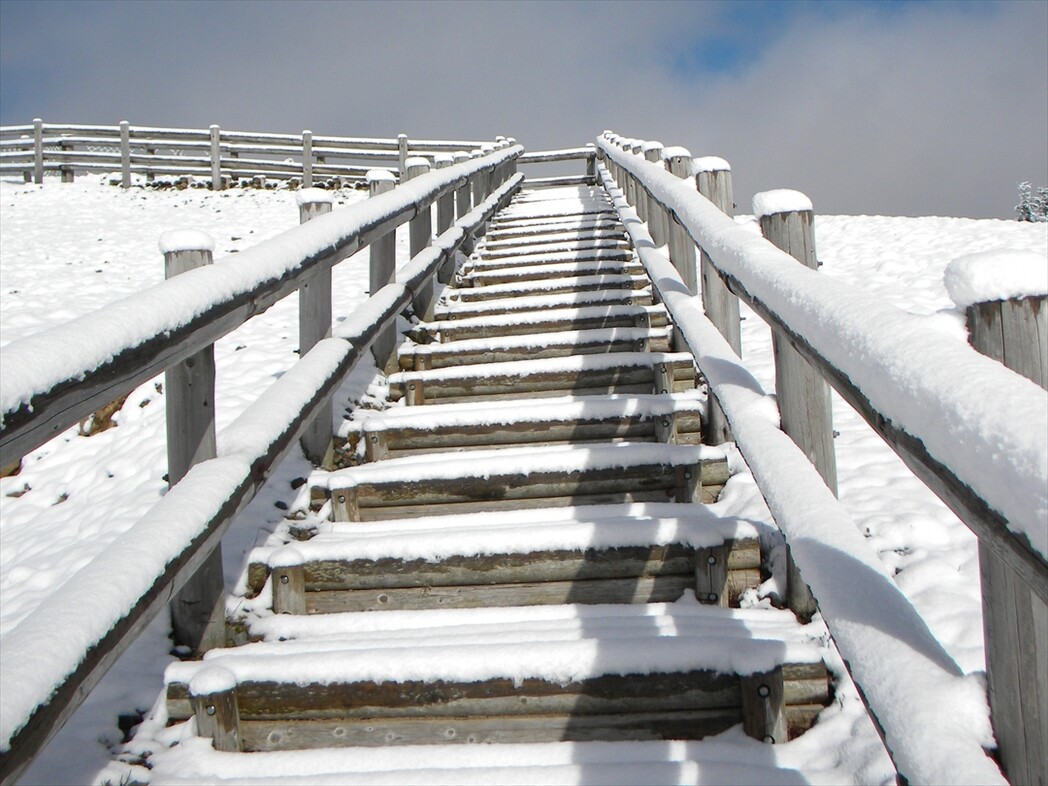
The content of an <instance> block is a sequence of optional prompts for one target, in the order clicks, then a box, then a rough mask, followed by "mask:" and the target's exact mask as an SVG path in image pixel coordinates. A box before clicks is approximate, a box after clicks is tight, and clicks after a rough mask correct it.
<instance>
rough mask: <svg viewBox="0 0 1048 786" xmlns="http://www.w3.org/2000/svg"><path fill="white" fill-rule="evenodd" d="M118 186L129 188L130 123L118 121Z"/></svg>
mask: <svg viewBox="0 0 1048 786" xmlns="http://www.w3.org/2000/svg"><path fill="white" fill-rule="evenodd" d="M120 186H121V188H131V124H130V123H128V122H127V121H126V120H121V121H120Z"/></svg>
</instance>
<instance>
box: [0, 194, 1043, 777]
mask: <svg viewBox="0 0 1048 786" xmlns="http://www.w3.org/2000/svg"><path fill="white" fill-rule="evenodd" d="M107 179H108V178H101V177H85V178H81V179H80V180H78V181H77V182H76V183H73V184H60V183H58V182H55V181H51V180H49V181H48V182H47V183H46V185H44V186H35V185H27V184H23V183H21V182H16V181H14V180H5V181H3V182H0V249H2V253H0V344H6V343H9V342H11V341H13V340H16V339H18V338H21V337H24V336H28V335H31V334H33V333H36V332H38V331H40V330H42V329H45V328H47V327H50V326H53V325H57V324H61V323H63V322H65V321H67V320H69V319H70V318H72V317H74V316H77V315H80V314H83V313H86V312H88V311H91V310H93V309H96V308H99V307H101V306H103V305H104V304H105V303H107V302H110V301H112V300H115V299H117V298H119V297H122V296H125V295H127V294H131V293H133V292H135V291H137V290H140V289H142V288H143V287H145V286H148V285H150V284H153V283H155V282H157V281H159V280H161V278H162V277H163V262H162V258H161V255H160V253H159V251H158V250H157V238H158V237H159V235H160V234H161V233H162V232H164V231H167V230H171V229H183V228H191V229H199V230H204V231H206V232H209V233H210V234H211V235H212V236H213V237H214V239H215V244H216V245H215V256H216V258H220V257H222V256H224V255H225V254H227V253H230V252H236V251H239V250H242V249H244V248H247V247H249V246H251V245H254V244H255V243H257V242H258V241H260V240H262V239H265V238H267V237H271V236H273V235H275V234H278V233H280V232H281V231H283V230H285V229H287V228H290V227H292V226H294V225H295V224H297V223H298V210H297V207H296V205H295V198H294V194H293V193H292V192H289V191H286V190H277V191H257V190H251V189H245V190H241V189H236V190H231V191H226V192H219V193H212V192H210V191H207V190H204V189H187V190H184V191H177V190H173V189H170V190H154V189H145V188H133V189H130V190H126V191H125V190H122V189H119V188H114V187H110V186H108V185H105V181H106V180H107ZM362 198H363V193H362V192H356V191H343V192H340V193H339V194H338V195H337V197H336V200H335V203H336V204H335V209H336V210H337V209H339V207H340V206H341V205H344V204H349V203H351V202H354V201H357V200H359V199H362ZM816 207H817V206H816ZM738 221H739V222H740V223H743V224H746V225H749V226H751V227H752V228H753V231H759V230H757V228H756V224H755V222H754V221H753V219H752V218H751V217H747V216H742V217H739V219H738ZM816 233H817V244H818V256H819V258H820V260H821V261H822V262H823V263H824V266H823V267H822V268H821V270H822V272H823V273H824V274H825V275H829V276H834V277H838V278H841V279H843V280H845V281H847V282H849V283H851V284H853V285H855V286H858V287H861V288H863V289H864V290H866V291H867V292H869V293H871V294H874V295H876V296H878V297H879V298H882V299H883V300H885V301H887V302H889V303H892V304H894V305H896V306H898V307H900V308H902V309H905V310H907V311H909V312H911V313H914V314H917V315H919V316H921V317H923V318H926V319H927V322H928V326H929V329H933V330H938V331H942V332H944V333H946V334H948V335H950V336H953V337H955V338H956V339H957V340H958V341H964V340H965V332H964V326H963V319H962V317H961V314H960V312H959V311H958V310H957V309H956V308H955V307H954V305H953V303H952V302H951V300H950V298H949V296H948V295H947V292H946V289H945V287H944V285H943V270H944V268H945V267H946V265H947V264H948V263H949V262H950V261H951V260H953V259H954V258H957V257H960V256H963V255H966V254H970V253H972V252H978V251H992V250H995V249H999V248H1002V247H1007V248H1012V249H1017V250H1026V251H1032V252H1035V253H1038V254H1041V255H1044V254H1046V253H1048V225H1045V224H1024V223H1019V222H1013V221H999V220H978V221H977V220H970V219H952V218H885V217H866V216H860V217H850V216H820V217H818V218H817V220H816ZM404 245H405V243H400V244H398V247H399V251H400V254H399V256H400V258H401V259H403V257H404V251H405V249H404ZM334 290H335V293H336V294H335V304H334V314H335V315H336V316H335V318H336V320H337V319H339V317H342V316H345V315H346V314H348V313H350V312H351V311H352V309H353V308H354V306H355V305H356V304H358V303H359V302H361V300H363V298H365V297H366V291H367V252H366V251H365V252H363V253H362V254H359V255H357V256H356V257H354V258H352V259H350V260H347V261H346V262H344V263H343V264H342V265H341V266H340V267H339V268H337V269H336V273H335V285H334ZM744 316H745V321H744V323H743V344H744V351H743V355H744V359H745V360H746V362H747V365H748V366H749V367H750V369H751V371H753V372H754V374H755V375H756V376H757V378H758V379H759V380H760V381H761V382H762V384H764V385H765V387H766V388H768V389H771V388H772V387H773V380H772V376H773V375H772V368H773V366H772V360H771V346H770V337H769V331H768V329H767V327H766V326H765V325H764V324H763V323H762V322H761V321H760V320H759V319H758V318H757V317H756V316H754V315H753V314H752V313H749V312H747V311H746V310H745V309H744ZM297 330H298V329H297V299H296V298H294V297H292V298H288V299H287V300H286V301H284V302H282V303H281V304H279V305H277V306H275V307H274V308H272V309H271V310H270V311H269V312H267V313H266V314H264V315H263V316H261V317H259V318H256V319H255V320H253V321H252V322H250V323H248V324H247V325H245V326H243V327H242V328H240V329H239V330H237V331H235V332H234V333H232V334H231V335H229V336H227V337H226V338H224V339H223V340H221V341H220V342H219V343H218V344H217V345H216V360H217V366H218V391H219V392H218V396H217V420H218V423H217V425H218V429H219V431H220V432H221V429H222V427H223V426H224V425H226V424H228V423H229V422H231V421H232V419H233V418H234V417H235V416H236V415H237V414H238V413H239V412H240V411H242V410H243V408H244V407H245V406H246V405H247V404H249V403H250V402H251V401H253V400H254V399H255V398H256V397H257V396H258V394H259V393H260V392H261V391H262V390H263V389H264V388H265V387H266V386H267V385H268V384H269V383H270V382H271V381H272V380H274V379H275V378H276V377H278V376H280V374H281V373H283V372H284V371H285V370H286V369H287V368H289V367H290V365H291V364H292V363H293V362H294V361H295V360H296V359H297V357H298V356H297V354H296V351H295V350H296V347H297ZM0 373H2V370H0ZM374 373H375V371H374V368H373V367H372V366H370V364H368V363H363V364H361V365H360V367H358V369H357V371H356V372H354V374H353V375H352V378H351V379H350V380H349V382H348V383H347V385H346V386H345V387H344V389H343V391H342V392H341V394H340V396H341V401H342V402H348V401H349V400H351V399H353V398H358V397H359V396H361V395H363V394H364V391H365V390H366V388H367V385H368V383H369V381H370V380H371V377H372V376H373V374H374ZM161 381H162V380H161V379H158V380H156V381H153V382H150V383H147V384H145V385H142V386H141V387H139V388H138V389H137V390H135V391H134V392H133V393H132V394H131V395H130V396H129V398H128V401H127V402H126V403H125V405H124V407H123V409H122V410H121V411H120V413H119V414H118V415H117V416H116V421H117V423H118V426H117V428H114V429H110V430H108V431H104V432H101V433H99V434H96V435H94V436H91V437H86V436H81V435H79V433H78V430H77V429H76V428H73V429H70V430H69V431H68V432H66V433H65V434H63V435H61V436H59V437H58V438H56V439H55V440H53V441H52V442H51V443H49V444H48V445H45V446H44V447H42V448H41V449H39V450H37V451H34V452H33V453H32V454H31V455H30V456H28V457H27V458H26V460H25V462H24V466H23V469H22V471H21V472H20V473H19V474H18V475H16V476H12V477H8V478H3V479H0V494H2V496H0V504H2V525H0V645H2V637H3V635H4V634H5V633H6V632H7V631H9V630H11V629H12V628H13V627H14V626H16V625H17V624H18V622H19V621H21V620H23V619H25V618H26V617H27V616H28V615H29V614H31V613H32V611H33V609H34V608H35V607H36V606H37V605H38V604H39V603H40V602H41V601H42V600H43V599H44V598H46V597H48V596H51V595H53V594H55V593H59V592H61V591H62V585H63V583H64V582H65V581H66V580H67V579H68V578H69V577H70V576H72V575H73V574H74V573H75V572H76V571H77V570H78V569H79V568H81V567H83V566H84V565H85V564H87V563H88V562H89V561H90V560H91V558H92V557H93V556H95V555H97V554H99V553H100V552H101V551H103V550H104V549H106V548H107V547H108V546H109V545H110V544H112V543H114V542H115V541H117V540H118V539H119V538H120V535H121V533H122V532H124V531H126V530H127V528H128V527H130V526H131V525H132V524H133V523H134V522H135V521H136V520H138V518H140V517H141V516H142V515H143V514H144V513H145V512H146V511H147V510H148V509H149V508H150V507H152V505H154V504H155V503H156V501H157V499H158V498H159V497H160V496H161V495H162V493H163V491H164V490H165V488H166V483H165V482H164V480H163V476H164V473H165V472H166V466H165V464H166V459H165V452H164V406H163V395H162V391H161V390H159V389H158V387H157V383H159V382H161ZM834 418H835V428H836V429H837V430H838V431H839V432H840V436H839V437H838V439H837V443H836V446H837V457H838V474H839V487H840V497H841V499H842V501H843V502H844V503H845V505H846V506H847V507H848V509H849V511H850V512H851V514H852V517H853V519H854V520H855V521H856V523H857V524H858V525H859V526H860V527H862V528H863V530H864V531H865V532H866V533H867V534H868V536H869V537H870V538H871V539H872V542H873V543H874V545H875V546H876V548H877V550H878V552H879V553H880V554H881V556H882V558H883V559H884V561H885V562H886V564H887V565H888V566H889V567H890V568H892V569H894V570H896V571H897V579H898V581H899V583H900V586H901V587H902V589H903V591H904V592H905V593H906V594H907V595H908V596H909V597H910V598H911V599H912V601H913V602H914V604H915V606H916V607H917V609H918V610H919V611H920V613H921V614H922V615H923V616H924V617H925V619H926V620H927V621H928V624H929V626H930V628H931V629H932V631H933V632H934V633H935V635H936V636H937V637H938V638H939V639H940V641H941V642H942V643H943V645H944V646H945V647H946V649H947V650H948V651H949V652H950V653H951V654H952V655H953V656H954V657H955V658H956V660H957V661H958V663H959V664H960V665H961V667H962V669H963V670H964V671H966V672H976V671H979V670H981V669H982V668H983V661H982V627H981V611H980V600H979V581H978V562H977V558H976V550H975V541H974V538H973V536H971V535H970V533H968V531H967V530H966V529H965V528H964V527H963V526H962V525H961V524H960V523H959V522H958V521H957V519H956V517H954V516H953V514H952V513H950V512H949V511H948V510H947V509H946V508H945V506H944V505H943V504H942V503H941V502H939V501H938V499H937V498H936V497H934V495H932V494H931V493H930V492H928V491H927V490H926V489H925V488H924V487H923V485H922V484H921V483H920V482H919V481H917V480H916V479H915V478H914V477H913V475H912V474H911V473H910V472H909V471H908V470H907V469H906V468H905V467H904V466H903V465H902V463H901V461H899V459H897V458H896V457H895V455H894V453H892V452H891V450H890V449H889V448H887V447H886V446H884V445H883V443H881V441H880V440H879V438H878V437H877V436H875V435H874V434H873V433H872V431H870V429H869V428H868V427H866V425H865V424H864V423H863V421H862V420H861V419H860V418H859V417H858V416H857V415H855V414H854V413H853V412H852V411H851V410H850V408H849V407H848V406H847V405H846V404H844V403H843V402H841V401H840V400H835V405H834ZM309 470H310V467H309V465H308V464H307V463H306V462H305V460H304V459H303V458H302V457H301V456H300V455H297V454H295V455H292V456H291V457H290V458H289V459H288V460H287V461H285V463H284V465H283V466H282V467H281V468H280V469H279V470H278V471H277V472H275V473H274V475H273V476H272V478H271V479H270V482H269V483H268V484H267V486H266V488H265V490H264V491H263V492H262V493H261V494H260V495H259V496H258V497H257V498H256V499H255V501H254V502H253V503H252V504H251V506H250V507H249V508H248V509H247V510H246V511H245V512H244V513H243V514H242V515H241V516H240V517H239V519H238V521H237V522H236V523H235V524H234V526H233V527H232V528H231V530H230V532H229V535H228V536H227V538H226V541H225V544H224V556H225V566H226V578H227V584H229V585H232V584H233V583H234V582H235V581H236V579H237V577H238V576H239V573H240V570H241V567H242V563H243V559H244V556H245V555H246V553H247V551H248V550H249V549H250V548H251V546H252V545H254V544H255V542H256V539H257V538H258V534H257V533H258V527H259V526H262V527H263V528H272V527H274V526H276V524H277V523H278V522H279V521H280V520H281V519H282V518H283V510H282V509H281V508H280V507H277V503H280V504H281V505H284V504H286V503H288V502H291V501H292V500H293V498H294V496H295V494H296V492H295V491H294V490H293V489H292V486H291V482H292V481H293V480H294V479H296V478H299V477H305V476H306V475H307V474H308V472H309ZM168 648H169V642H168V641H167V639H166V620H165V619H162V618H161V619H158V620H157V621H156V622H155V623H154V624H153V625H152V626H150V628H149V630H148V631H147V632H146V633H145V634H144V635H143V636H142V637H141V639H140V640H139V641H138V642H137V643H136V644H135V645H134V646H133V647H132V648H131V649H130V650H129V651H128V652H127V653H126V654H125V656H124V657H123V658H121V659H120V661H119V662H118V663H117V665H116V666H115V667H114V668H113V670H112V671H111V672H110V674H109V675H108V676H107V677H106V679H105V680H104V681H103V682H102V684H101V685H100V686H99V688H98V689H97V690H96V691H95V692H94V693H93V694H92V696H91V697H90V698H89V699H88V700H87V702H85V704H84V706H83V707H82V708H81V709H80V710H79V711H78V712H77V714H76V715H75V716H74V717H73V719H72V720H71V721H70V723H69V724H68V725H67V727H66V728H65V729H64V730H63V731H62V732H60V734H59V735H58V737H57V738H56V739H55V741H54V742H52V744H51V745H50V746H49V747H48V749H47V750H46V751H45V752H44V753H43V754H42V755H41V757H40V758H39V760H38V761H37V762H36V763H35V764H34V765H33V767H32V768H31V769H30V770H29V771H28V772H27V774H26V776H25V777H24V778H23V782H24V783H88V782H91V781H92V780H93V779H95V777H96V775H97V773H99V772H100V771H101V770H102V768H103V767H104V766H105V765H106V763H107V762H108V760H109V757H110V755H111V754H110V751H109V750H108V748H107V746H109V745H114V744H115V743H117V742H119V740H120V737H121V734H120V732H119V730H118V729H117V726H116V719H117V715H118V714H122V713H123V714H133V713H135V712H140V711H144V710H147V709H148V708H149V707H151V706H152V705H153V703H154V702H155V700H156V698H157V691H158V689H159V686H160V684H161V678H160V675H161V673H162V670H163V668H164V666H165V665H166V661H167V660H170V658H167V657H165V653H166V651H167V650H168Z"/></svg>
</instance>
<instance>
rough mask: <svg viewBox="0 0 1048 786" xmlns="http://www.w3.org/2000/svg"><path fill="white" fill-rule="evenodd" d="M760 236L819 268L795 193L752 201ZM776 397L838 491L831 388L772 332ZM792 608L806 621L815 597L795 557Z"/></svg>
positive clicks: (811, 231) (804, 203)
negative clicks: (801, 573)
mask: <svg viewBox="0 0 1048 786" xmlns="http://www.w3.org/2000/svg"><path fill="white" fill-rule="evenodd" d="M753 212H754V214H755V215H756V216H757V217H758V220H759V221H760V225H761V232H763V233H764V237H766V238H767V239H768V240H769V241H771V242H772V243H773V244H775V245H776V246H777V247H779V248H781V249H782V250H783V251H785V252H786V253H787V254H790V255H791V256H792V257H793V258H794V259H796V260H797V261H799V262H800V263H801V264H803V265H805V266H807V267H810V268H811V269H813V270H817V269H818V267H819V263H818V261H817V260H816V258H815V223H814V221H815V217H814V212H813V211H812V208H811V201H810V200H809V199H808V198H807V197H806V196H804V194H801V193H799V192H796V191H768V192H764V193H761V194H757V195H756V196H754V197H753ZM772 350H773V352H774V355H775V393H776V397H777V398H778V402H779V417H780V419H781V422H782V430H783V431H785V432H786V434H788V435H789V437H790V438H791V439H792V440H793V441H794V442H795V443H796V444H797V446H798V447H799V448H800V449H801V450H802V451H804V454H805V455H806V456H807V457H808V459H809V460H810V461H811V463H812V464H813V465H815V468H816V469H817V470H818V471H819V474H820V475H822V478H823V480H824V481H825V482H826V485H827V486H828V487H829V489H830V491H832V492H833V493H834V494H835V495H836V493H837V458H836V455H835V454H834V449H833V414H832V409H831V399H830V386H829V385H828V384H827V383H826V381H825V380H824V379H823V378H822V377H821V376H820V375H819V374H818V372H816V371H815V369H813V368H812V367H811V365H810V364H809V363H808V361H806V360H805V359H804V358H803V357H801V355H800V353H799V352H797V350H795V349H794V348H793V347H792V346H790V342H789V340H788V339H787V338H786V337H785V336H784V335H782V333H781V331H779V330H776V329H773V330H772ZM787 567H788V576H787V583H788V593H789V601H788V602H789V606H790V608H791V609H792V610H793V611H794V612H795V613H797V614H798V616H800V617H802V618H805V619H807V618H809V617H810V616H811V615H812V614H814V613H815V609H816V604H815V599H814V598H813V597H812V595H811V590H809V589H808V586H807V584H805V582H804V580H803V579H802V578H801V576H800V573H799V571H798V570H797V568H796V565H795V564H794V562H793V558H792V555H791V557H790V560H789V563H788V566H787Z"/></svg>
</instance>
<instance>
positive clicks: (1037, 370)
mask: <svg viewBox="0 0 1048 786" xmlns="http://www.w3.org/2000/svg"><path fill="white" fill-rule="evenodd" d="M1022 256H1025V255H1023V254H1021V253H1020V254H1017V255H1016V257H1015V258H1014V259H1013V258H1011V257H1005V256H1003V254H1002V253H1001V252H992V253H991V254H987V255H985V256H984V255H973V256H971V257H968V258H966V259H962V260H958V262H957V263H952V264H951V265H950V267H949V268H947V287H948V288H949V287H950V280H949V278H950V275H951V269H953V268H954V266H955V265H957V264H958V263H966V264H968V265H970V266H976V267H978V266H986V267H987V268H989V275H986V274H985V273H984V276H985V277H986V278H988V279H990V280H993V279H994V278H997V279H999V278H1000V275H1001V269H1002V268H1004V269H1007V268H1008V267H1009V266H1012V265H1014V266H1019V265H1021V264H1023V263H1024V261H1027V260H1023V259H1021V257H1022ZM1039 263H1040V264H1042V265H1043V264H1044V261H1043V257H1042V258H1041V259H1040V261H1039ZM995 267H996V268H997V269H996V270H994V268H995ZM951 295H953V296H954V299H955V301H957V300H961V302H959V303H958V305H959V306H961V307H963V308H964V309H965V313H966V317H967V322H968V340H969V341H970V342H971V345H972V346H973V347H974V348H975V349H976V350H978V351H979V352H981V353H982V354H984V355H987V356H989V357H992V358H994V359H995V360H998V361H1000V362H1001V363H1003V364H1004V365H1005V366H1007V367H1008V368H1010V369H1011V370H1012V371H1014V372H1016V373H1017V374H1021V375H1022V376H1024V377H1026V378H1027V379H1029V380H1031V381H1033V382H1035V383H1037V384H1038V385H1040V386H1041V387H1042V388H1045V389H1048V296H1045V295H1034V296H1029V297H1021V298H1019V297H1016V298H1012V299H1009V300H992V301H984V302H978V303H968V302H966V300H962V299H961V298H960V297H959V296H958V295H957V294H955V292H954V290H952V289H951ZM969 299H970V298H969ZM979 574H980V579H981V583H982V604H983V634H984V637H985V641H986V645H985V646H986V675H987V688H988V692H989V699H990V717H991V721H992V723H993V730H994V736H996V738H997V745H998V749H999V753H1000V760H1001V765H1002V767H1003V769H1004V773H1005V775H1006V776H1007V777H1008V780H1009V781H1010V782H1011V783H1014V784H1019V783H1037V784H1048V678H1046V676H1045V675H1046V674H1048V670H1046V666H1045V664H1046V663H1048V606H1046V604H1045V602H1044V601H1043V600H1041V598H1040V597H1039V596H1038V595H1037V593H1036V592H1034V591H1033V590H1032V588H1031V587H1030V585H1029V584H1027V583H1026V582H1025V581H1024V580H1023V579H1021V578H1019V576H1018V575H1017V574H1016V572H1015V571H1014V570H1013V569H1012V568H1010V567H1009V566H1008V565H1006V564H1005V562H1004V561H1003V560H1002V559H1001V558H1000V557H998V556H997V555H996V554H995V553H994V552H993V550H992V549H990V548H989V547H988V546H986V545H984V544H983V543H981V542H980V544H979Z"/></svg>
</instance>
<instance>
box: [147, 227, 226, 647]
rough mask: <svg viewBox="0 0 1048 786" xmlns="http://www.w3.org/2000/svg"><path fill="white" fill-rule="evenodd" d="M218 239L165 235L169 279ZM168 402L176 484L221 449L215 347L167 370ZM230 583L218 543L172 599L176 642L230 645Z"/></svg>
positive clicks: (205, 258)
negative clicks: (224, 574)
mask: <svg viewBox="0 0 1048 786" xmlns="http://www.w3.org/2000/svg"><path fill="white" fill-rule="evenodd" d="M214 245H215V244H214V241H213V240H212V239H211V237H210V236H209V235H207V234H206V233H204V232H196V231H176V232H165V233H164V234H163V235H161V236H160V251H161V253H163V255H164V278H174V277H175V276H177V275H181V274H182V273H185V272H187V271H189V270H193V269H195V268H198V267H202V266H204V265H210V264H211V252H212V250H213V249H214ZM164 391H165V396H164V397H165V399H166V406H167V480H168V485H169V486H174V485H175V484H176V483H178V481H179V480H181V479H182V478H183V477H184V476H185V474H186V473H187V472H189V470H190V468H191V467H192V466H193V465H194V464H197V463H199V462H201V461H207V460H208V459H212V458H214V457H215V455H216V450H215V348H214V345H212V346H209V347H207V348H206V349H202V350H200V351H199V352H197V353H195V354H193V355H191V356H190V357H188V358H186V359H185V360H183V361H182V362H180V363H178V364H177V365H175V366H172V367H171V368H170V369H168V370H167V371H166V372H165V374H164ZM224 591H225V585H224V582H223V578H222V546H221V544H219V545H218V546H216V547H215V550H214V551H212V552H211V553H210V554H209V555H208V556H207V557H206V559H205V561H204V563H203V564H202V565H201V566H200V568H199V569H198V570H197V572H196V573H195V574H194V575H193V577H192V578H191V579H189V581H187V582H186V584H185V585H184V586H183V587H182V589H181V590H179V591H178V593H177V594H176V595H175V597H174V598H173V599H172V601H171V625H172V628H173V629H174V632H173V636H172V637H173V639H174V641H175V643H176V644H179V645H182V646H186V647H191V648H192V649H193V650H194V651H196V652H204V651H206V650H209V649H213V648H215V647H221V646H223V645H224V644H225V639H226V631H225V599H224Z"/></svg>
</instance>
